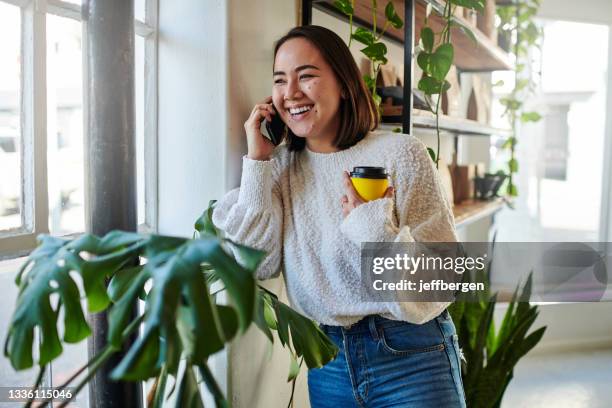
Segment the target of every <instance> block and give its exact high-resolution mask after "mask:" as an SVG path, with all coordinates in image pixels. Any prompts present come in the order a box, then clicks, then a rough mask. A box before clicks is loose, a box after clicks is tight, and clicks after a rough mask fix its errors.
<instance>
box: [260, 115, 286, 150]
mask: <svg viewBox="0 0 612 408" xmlns="http://www.w3.org/2000/svg"><path fill="white" fill-rule="evenodd" d="M272 108H273V109H274V112H275V113H274V115H272V120H268V119H265V120H263V121H262V122H261V128H260V131H261V134H262V135H264V136H265V137H266V138H268V139H269V140H270V141H271V142H272V144H273V145H274V146H278V145H279V144H281V142H282V141H283V140H284V139H285V137H286V136H287V125H285V122H283V120H282V119H281V118H280V115H279V114H278V111H277V110H276V108H275V107H274V105H272Z"/></svg>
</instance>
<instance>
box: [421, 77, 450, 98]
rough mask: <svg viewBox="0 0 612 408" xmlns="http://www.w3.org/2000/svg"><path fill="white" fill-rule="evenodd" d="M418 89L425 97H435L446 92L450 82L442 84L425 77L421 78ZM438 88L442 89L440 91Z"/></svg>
mask: <svg viewBox="0 0 612 408" xmlns="http://www.w3.org/2000/svg"><path fill="white" fill-rule="evenodd" d="M418 87H419V89H420V90H421V91H423V92H425V93H426V94H427V95H436V94H439V93H440V91H442V93H444V92H446V91H448V90H449V89H450V87H451V85H450V82H448V81H444V82H443V83H442V82H440V81H438V80H437V79H435V78H432V77H429V76H425V77H423V78H421V80H420V81H419V85H418ZM440 87H441V88H442V89H440Z"/></svg>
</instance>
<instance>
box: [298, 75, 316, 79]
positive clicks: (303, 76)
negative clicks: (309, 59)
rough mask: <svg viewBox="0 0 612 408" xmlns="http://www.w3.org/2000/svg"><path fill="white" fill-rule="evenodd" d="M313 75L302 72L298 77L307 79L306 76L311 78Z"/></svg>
mask: <svg viewBox="0 0 612 408" xmlns="http://www.w3.org/2000/svg"><path fill="white" fill-rule="evenodd" d="M313 77H314V75H309V74H304V75H302V76H300V79H307V78H313Z"/></svg>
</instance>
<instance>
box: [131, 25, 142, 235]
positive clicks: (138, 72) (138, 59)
mask: <svg viewBox="0 0 612 408" xmlns="http://www.w3.org/2000/svg"><path fill="white" fill-rule="evenodd" d="M135 48H136V49H135V54H136V55H135V64H134V65H135V67H134V68H135V78H136V79H135V88H136V91H135V92H136V184H137V190H138V224H139V225H140V224H144V222H145V157H144V145H145V143H144V142H145V139H144V124H145V121H144V105H145V104H144V101H145V98H144V96H145V90H144V82H145V81H144V79H145V69H144V65H145V64H144V48H145V39H144V38H142V37H139V36H136V47H135Z"/></svg>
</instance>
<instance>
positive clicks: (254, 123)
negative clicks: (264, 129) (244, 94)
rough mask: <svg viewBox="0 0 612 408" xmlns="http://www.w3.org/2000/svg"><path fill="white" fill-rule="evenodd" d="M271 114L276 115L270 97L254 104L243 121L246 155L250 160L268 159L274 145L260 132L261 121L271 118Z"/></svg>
mask: <svg viewBox="0 0 612 408" xmlns="http://www.w3.org/2000/svg"><path fill="white" fill-rule="evenodd" d="M272 115H276V111H275V110H274V108H273V107H272V97H271V96H268V97H267V98H266V99H264V100H263V101H261V102H260V103H258V104H257V105H255V107H254V108H253V110H252V111H251V115H250V116H249V118H248V119H247V121H246V122H244V130H245V131H246V137H247V149H248V150H247V157H248V158H249V159H252V160H269V159H270V156H271V155H272V152H273V151H274V145H273V144H272V142H270V141H269V140H268V139H267V138H266V137H264V136H263V135H262V134H261V130H260V129H261V121H262V120H264V119H267V120H269V121H271V120H272Z"/></svg>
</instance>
